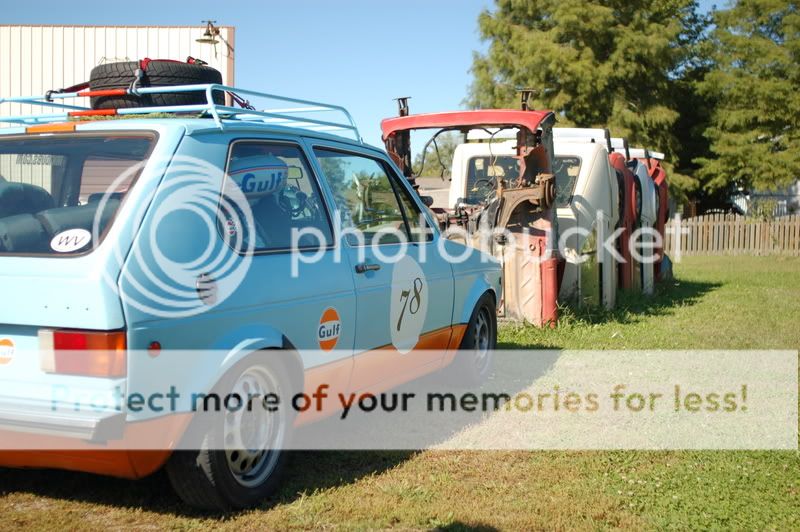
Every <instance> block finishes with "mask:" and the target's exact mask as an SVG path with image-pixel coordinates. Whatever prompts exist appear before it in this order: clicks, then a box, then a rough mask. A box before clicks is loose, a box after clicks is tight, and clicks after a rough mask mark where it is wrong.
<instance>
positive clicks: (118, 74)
mask: <svg viewBox="0 0 800 532" xmlns="http://www.w3.org/2000/svg"><path fill="white" fill-rule="evenodd" d="M138 68H139V62H138V61H122V62H119V63H106V64H103V65H98V66H96V67H94V68H93V69H92V73H91V75H90V77H89V87H90V89H91V90H93V91H96V90H106V89H127V88H128V87H129V86H130V84H131V82H133V80H134V79H135V77H136V70H137V69H138ZM207 83H218V84H221V83H222V74H220V72H219V71H218V70H216V69H214V68H211V67H209V66H205V65H199V64H190V63H179V62H174V61H159V60H153V61H150V62H149V63H148V65H147V69H146V70H145V72H144V77H143V78H142V81H141V83H140V85H139V86H140V87H142V88H143V87H164V86H171V85H196V84H207ZM91 102H92V109H126V108H134V107H163V106H168V105H169V106H171V105H202V104H204V103H207V99H206V94H205V92H204V91H192V92H178V93H171V94H143V95H141V96H134V95H132V94H130V95H125V96H97V97H92V98H91ZM214 103H216V104H218V105H223V104H224V103H225V94H224V93H223V92H221V91H215V92H214Z"/></svg>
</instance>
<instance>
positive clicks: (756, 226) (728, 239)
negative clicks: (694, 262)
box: [664, 214, 800, 255]
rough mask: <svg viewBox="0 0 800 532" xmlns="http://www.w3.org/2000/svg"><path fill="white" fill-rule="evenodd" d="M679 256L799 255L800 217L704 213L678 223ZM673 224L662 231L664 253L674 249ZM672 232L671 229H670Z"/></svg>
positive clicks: (674, 232)
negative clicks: (679, 225) (764, 217)
mask: <svg viewBox="0 0 800 532" xmlns="http://www.w3.org/2000/svg"><path fill="white" fill-rule="evenodd" d="M680 223H681V228H682V231H681V233H683V234H681V235H680V239H681V241H680V243H681V254H682V255H800V216H798V215H792V216H782V217H780V218H775V219H773V220H759V219H754V218H746V217H744V216H736V215H732V214H706V215H703V216H696V217H694V218H686V219H682V220H681V221H680ZM674 225H675V222H674V221H672V220H670V222H669V223H668V224H667V230H666V231H665V233H666V234H665V239H664V243H665V246H664V247H665V250H666V252H667V254H668V255H672V254H673V253H674V250H675V240H674V239H675V238H677V236H678V235H677V234H676V233H677V231H675V230H674ZM670 229H672V230H670Z"/></svg>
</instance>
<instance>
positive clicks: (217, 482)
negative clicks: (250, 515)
mask: <svg viewBox="0 0 800 532" xmlns="http://www.w3.org/2000/svg"><path fill="white" fill-rule="evenodd" d="M251 368H258V369H259V370H266V371H268V372H269V373H270V374H271V375H273V376H274V379H275V381H276V382H279V383H281V391H280V394H279V395H280V398H281V405H283V403H284V402H287V403H288V402H289V401H288V400H289V399H290V398H291V396H292V395H293V393H290V388H289V387H290V386H291V384H290V383H291V382H292V381H291V380H290V376H289V373H288V371H287V370H286V368H285V367H284V364H282V363H280V361H278V360H275V355H273V356H272V357H270V356H269V355H266V354H263V355H262V354H259V355H254V356H252V357H250V358H248V359H247V360H244V361H242V362H241V363H239V364H237V365H236V366H235V367H234V368H233V369H231V371H229V372H228V373H227V374H226V376H225V377H224V378H223V379H222V380H221V381H220V383H219V384H218V385H217V387H216V388H215V392H216V393H219V394H220V396H222V397H224V396H225V395H227V394H228V393H230V391H231V390H232V389H233V387H234V385H235V383H236V382H237V381H238V380H239V378H240V377H241V376H242V375H245V374H246V373H247V372H248V370H250V369H251ZM287 406H288V405H287ZM280 411H281V412H283V414H284V417H283V418H282V419H283V422H285V429H286V430H285V431H284V435H285V437H284V438H283V441H282V444H281V445H280V448H279V449H277V450H272V451H269V452H268V453H267V455H266V456H268V458H267V460H269V464H271V465H270V469H269V471H268V472H267V474H266V476H264V477H263V480H261V478H260V477H259V479H258V480H257V482H258V484H257V485H249V486H245V485H243V484H242V483H241V482H240V481H239V480H237V477H236V476H235V474H234V473H233V472H232V471H231V466H230V465H229V464H230V460H229V455H228V453H227V452H226V451H225V450H224V441H225V436H224V428H223V427H222V426H221V425H224V424H225V423H226V421H225V418H227V417H228V416H222V418H221V417H220V416H219V415H217V416H216V417H215V418H214V419H215V420H216V421H217V422H215V423H214V424H213V427H212V428H210V429H208V430H206V429H200V430H201V431H205V434H202V435H199V434H197V432H198V430H197V427H196V426H195V427H190V429H189V430H190V431H192V430H194V436H193V437H194V438H196V440H193V441H199V440H202V445H200V449H198V450H180V451H176V452H175V453H173V455H172V457H171V458H170V460H169V461H168V462H167V466H166V470H167V475H168V476H169V480H170V483H171V484H172V487H173V489H174V490H175V492H176V493H177V494H178V496H179V497H180V498H181V499H182V500H183V501H184V502H185V503H186V504H188V505H189V506H192V507H193V508H196V509H199V510H205V511H212V512H229V511H234V510H242V509H246V508H252V507H253V506H256V505H258V504H259V503H261V502H262V501H263V500H264V499H266V498H267V497H269V496H270V495H272V494H273V493H274V492H275V491H276V490H277V488H278V487H279V486H280V482H281V479H282V477H283V474H284V472H285V470H286V466H287V462H288V460H289V451H288V449H287V446H288V443H289V441H290V439H291V431H292V426H293V424H294V417H295V416H294V410H293V409H292V408H281V410H280ZM196 415H198V414H196ZM219 421H223V423H219ZM203 426H205V425H203ZM270 453H274V454H270ZM231 454H233V453H231ZM262 474H263V473H262Z"/></svg>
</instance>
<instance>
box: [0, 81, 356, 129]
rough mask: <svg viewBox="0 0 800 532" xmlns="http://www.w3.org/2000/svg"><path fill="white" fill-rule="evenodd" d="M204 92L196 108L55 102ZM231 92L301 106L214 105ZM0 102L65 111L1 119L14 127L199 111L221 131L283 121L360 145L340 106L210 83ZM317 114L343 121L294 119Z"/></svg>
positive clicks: (351, 122)
mask: <svg viewBox="0 0 800 532" xmlns="http://www.w3.org/2000/svg"><path fill="white" fill-rule="evenodd" d="M196 91H204V92H205V96H206V103H205V104H197V105H174V106H161V107H133V108H123V109H114V110H103V111H104V112H101V111H100V110H97V111H96V112H95V111H94V110H92V109H90V108H88V107H81V106H77V105H70V104H67V103H63V102H61V101H56V100H66V99H69V98H83V97H91V96H99V95H100V93H101V92H102V93H103V94H102V95H103V96H113V95H117V96H123V95H136V96H138V95H142V94H170V93H182V92H196ZM215 91H223V92H232V93H236V94H239V95H247V96H257V97H260V98H266V99H269V100H276V101H282V102H288V103H292V104H298V105H300V106H301V107H288V108H281V109H267V110H264V111H256V110H252V109H243V108H238V107H230V106H226V105H218V104H216V103H214V92H215ZM111 93H113V94H111ZM2 103H21V104H28V105H38V106H43V107H55V108H58V109H64V110H65V111H66V112H61V113H53V114H38V115H18V116H0V122H9V123H13V124H30V123H34V124H36V123H46V122H56V121H63V120H68V119H70V118H72V117H76V116H91V115H109V114H110V115H126V114H146V113H186V112H201V113H208V114H210V115H211V117H212V118H213V119H214V122H215V123H216V125H217V126H218V127H219V128H220V129H224V124H223V122H222V120H223V118H226V119H244V120H262V121H264V122H276V121H281V120H283V121H286V122H290V123H292V124H295V125H297V126H299V125H300V124H307V125H308V126H307V127H310V126H314V127H315V129H318V128H324V129H325V130H339V131H341V130H345V131H349V132H351V133H352V134H353V135H354V136H355V138H356V140H357V141H359V142H363V140H362V139H361V135H360V133H359V131H358V127H357V126H356V123H355V120H353V117H352V115H351V114H350V112H349V111H348V110H347V109H345V108H344V107H342V106H340V105H333V104H327V103H322V102H316V101H312V100H302V99H300V98H290V97H287V96H279V95H277V94H270V93H266V92H258V91H252V90H247V89H239V88H236V87H231V86H227V85H220V84H216V83H210V84H196V85H172V86H167V87H142V88H136V89H112V90H107V91H94V92H93V91H91V90H84V91H79V92H48V93H47V94H46V95H41V96H15V97H11V98H0V104H2ZM318 112H338V113H341V114H343V115H344V117H345V119H346V121H344V122H332V121H329V120H319V119H315V118H308V117H306V116H297V115H298V114H300V115H302V114H304V113H318Z"/></svg>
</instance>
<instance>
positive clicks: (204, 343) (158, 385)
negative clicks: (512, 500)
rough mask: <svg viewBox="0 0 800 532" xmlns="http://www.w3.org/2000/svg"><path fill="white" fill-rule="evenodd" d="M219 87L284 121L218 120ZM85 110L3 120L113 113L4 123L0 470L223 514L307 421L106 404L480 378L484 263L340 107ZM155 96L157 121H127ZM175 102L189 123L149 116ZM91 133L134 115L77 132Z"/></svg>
mask: <svg viewBox="0 0 800 532" xmlns="http://www.w3.org/2000/svg"><path fill="white" fill-rule="evenodd" d="M234 90H236V93H237V94H238V95H240V96H241V95H244V96H248V97H253V98H258V97H265V98H270V99H277V100H287V101H288V102H289V103H290V105H291V108H289V109H282V110H281V109H279V110H273V111H256V110H254V109H253V108H252V106H250V105H245V106H244V108H239V107H233V106H227V105H222V104H221V103H219V102H220V98H219V93H227V95H228V96H229V98H228V101H230V96H231V94H232V93H233V91H234ZM100 92H102V94H95V93H92V92H91V91H83V92H77V91H73V92H62V93H56V94H50V95H48V98H47V99H46V100H42V99H39V98H17V99H16V100H17V101H25V102H26V103H31V104H43V105H48V106H51V107H54V106H55V107H58V106H59V102H63V101H64V99H66V98H69V97H94V98H97V97H99V96H103V97H104V98H108V97H113V96H115V95H116V101H125V102H127V104H126V106H125V107H120V108H113V109H109V108H103V109H81V108H78V107H77V106H72V107H68V106H66V104H64V105H63V106H62V108H57V111H58V113H54V114H50V115H36V116H16V117H2V120H3V121H5V122H11V123H13V124H14V127H10V128H5V129H2V130H0V176H2V177H0V293H1V294H2V295H3V300H4V303H3V305H0V466H2V467H38V468H62V469H69V470H77V471H86V472H92V473H98V474H105V475H113V476H118V477H125V478H131V479H135V478H141V477H144V476H147V475H149V474H151V473H153V472H155V471H157V470H159V469H161V468H164V467H165V468H166V470H167V472H168V474H169V478H170V480H171V482H172V484H173V486H174V488H175V489H176V491H177V493H178V494H179V495H180V497H181V498H182V499H183V500H184V501H186V502H187V503H189V504H191V505H193V506H196V507H200V508H210V509H223V510H226V509H235V508H244V507H248V506H252V505H254V504H257V503H258V502H259V501H261V500H262V499H263V498H264V497H266V496H267V495H268V494H269V493H270V492H271V491H273V490H274V489H275V487H276V485H277V482H278V479H279V477H280V474H281V471H282V470H283V469H284V468H285V466H286V461H287V452H286V450H285V443H286V440H287V439H288V437H289V435H290V433H291V428H292V426H296V425H299V424H302V423H306V422H309V421H312V420H314V419H316V418H318V417H320V415H324V414H325V412H321V413H319V415H299V416H294V415H292V414H291V413H285V414H283V415H279V416H277V417H275V416H273V417H270V418H269V419H268V420H264V421H263V422H255V423H253V421H252V419H251V420H249V421H248V422H247V423H245V422H244V421H242V420H241V419H239V418H237V417H236V416H233V415H229V416H223V417H217V418H213V422H212V423H210V424H205V425H203V424H200V425H197V424H195V421H196V420H195V418H196V417H197V414H196V413H194V412H193V411H192V410H191V409H190V407H189V405H187V404H184V403H183V401H182V400H176V401H173V402H172V405H171V406H172V408H169V409H165V408H164V407H163V406H159V407H156V404H155V403H154V402H152V401H150V399H152V397H153V395H152V394H151V395H150V399H147V395H146V394H141V401H137V402H134V401H132V400H130V398H128V399H127V400H126V399H125V398H124V397H123V392H124V391H126V390H127V391H130V390H140V391H141V390H145V391H146V390H168V389H171V388H172V387H174V388H181V389H191V390H198V391H201V392H205V393H211V392H213V391H221V392H222V393H224V392H226V391H229V390H239V391H253V390H257V391H259V393H262V394H263V393H265V392H267V391H270V390H281V389H285V388H297V389H301V390H314V389H317V388H318V386H319V384H320V383H326V385H329V386H330V387H331V388H333V389H339V390H342V391H360V390H369V392H370V393H377V392H380V391H382V390H387V389H389V388H392V387H394V386H396V385H399V384H401V383H404V382H407V381H409V380H412V379H415V378H417V377H420V376H422V375H425V374H428V373H431V372H434V371H437V370H440V369H444V368H448V369H452V370H454V371H455V372H456V373H457V374H458V375H459V376H460V377H459V378H460V379H461V380H462V382H465V383H479V382H480V381H481V380H482V379H484V378H486V376H487V374H488V373H489V372H490V369H491V362H492V349H493V348H494V347H495V344H496V334H497V327H496V308H497V304H498V301H500V299H501V293H500V286H501V279H500V277H501V273H500V267H499V265H498V264H497V263H496V262H495V261H494V260H493V259H491V258H490V257H488V256H486V255H483V254H481V253H479V252H474V253H471V254H469V255H468V256H464V250H465V249H466V248H465V247H464V246H463V245H462V244H459V243H457V242H452V241H450V240H447V239H444V238H442V237H441V236H440V233H439V230H438V228H437V223H436V220H434V219H432V217H431V216H430V214H429V212H428V211H427V209H426V208H425V206H424V205H423V204H422V203H421V201H420V199H419V197H418V196H417V194H415V193H414V191H413V189H412V188H411V186H410V185H409V183H408V182H407V180H406V179H404V178H403V177H402V174H401V172H400V171H399V170H398V168H397V167H396V165H395V164H394V162H392V160H391V159H390V158H389V157H388V156H387V155H386V153H385V152H384V151H382V150H379V149H377V148H372V147H369V146H367V145H365V144H363V143H362V142H361V141H360V137H359V135H358V130H357V129H356V127H355V125H354V124H353V122H352V120H350V118H349V114H348V113H347V112H346V111H345V110H344V109H342V108H340V107H337V106H331V105H326V104H320V103H316V102H307V101H301V100H296V99H284V98H280V97H277V96H274V95H265V94H260V93H256V92H252V91H243V90H237V89H233V88H231V87H225V86H221V85H215V84H210V85H202V86H201V85H195V86H173V87H150V88H139V89H136V88H135V87H131V88H129V89H111V90H104V91H100ZM111 93H114V94H111ZM117 93H119V94H117ZM156 94H157V95H159V96H160V97H161V99H160V100H159V101H161V102H162V106H161V107H141V106H139V107H137V106H136V105H132V104H131V103H130V102H131V101H133V102H136V101H137V98H140V97H142V96H143V95H156ZM187 94H194V95H200V98H199V100H200V102H199V103H191V102H188V103H187V101H186V100H187V99H186V98H184V99H182V100H180V102H181V103H182V105H176V106H172V107H166V106H163V104H164V103H169V102H170V101H171V100H170V99H169V98H168V96H170V95H172V96H176V95H179V96H180V95H182V96H185V95H187ZM237 98H238V99H239V100H240V99H241V98H239V97H237ZM237 98H234V99H237ZM152 100H155V98H152ZM6 101H8V100H6ZM112 101H114V100H113V98H112ZM0 103H2V100H0ZM284 105H285V104H284ZM298 108H303V109H304V110H305V111H308V113H307V114H304V115H301V117H299V118H298V113H299V111H298ZM320 111H322V112H340V113H344V114H345V115H346V117H347V120H345V121H339V122H333V121H331V120H328V119H325V120H323V119H320V118H315V117H317V116H319V115H317V114H312V113H317V112H320ZM154 112H158V113H159V114H158V115H157V116H153V115H149V113H154ZM98 115H99V116H106V117H107V116H108V115H141V116H138V117H132V118H130V119H127V120H111V119H109V120H97V119H94V120H83V118H84V117H87V116H88V117H92V118H97V116H98ZM309 116H311V118H309ZM331 130H332V131H339V132H344V133H349V134H352V135H353V136H354V137H355V140H351V139H348V138H345V137H344V136H341V135H339V134H334V133H330V132H326V131H331ZM400 251H403V253H400ZM449 256H458V257H460V260H458V261H454V260H450V259H449V258H448V257H449ZM179 352H180V353H179ZM186 353H190V354H192V353H196V354H195V355H190V356H189V357H187V356H186ZM121 391H122V392H121ZM98 397H99V398H103V399H104V400H105V402H104V403H103V404H102V406H98V403H99V400H98ZM167 398H169V393H168V394H166V396H164V395H162V396H160V397H159V399H160V400H162V402H161V404H162V405H163V401H165V400H166V399H167ZM148 401H150V403H149V404H148ZM143 406H144V407H147V406H149V407H150V408H142V407H143ZM198 430H199V431H200V434H199V437H198V439H197V441H198V442H200V444H199V445H197V446H196V447H195V448H188V449H187V448H185V447H179V445H178V444H179V442H181V441H183V439H184V438H185V437H186V435H187V434H191V433H192V432H193V431H194V432H195V433H196V432H197V431H198ZM254 431H255V432H254ZM254 434H255V436H254ZM194 436H198V434H194ZM254 438H255V439H254ZM144 440H147V441H146V442H145V443H147V445H146V446H143V445H137V443H138V444H141V443H142V442H143V441H144ZM144 447H146V448H147V449H148V450H142V449H143V448H144Z"/></svg>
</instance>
